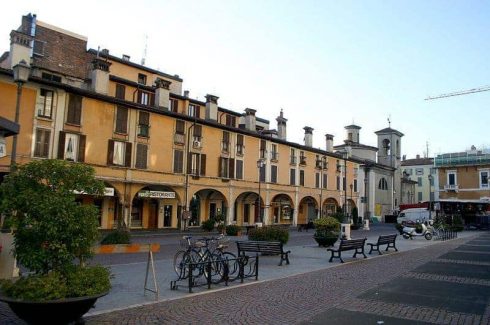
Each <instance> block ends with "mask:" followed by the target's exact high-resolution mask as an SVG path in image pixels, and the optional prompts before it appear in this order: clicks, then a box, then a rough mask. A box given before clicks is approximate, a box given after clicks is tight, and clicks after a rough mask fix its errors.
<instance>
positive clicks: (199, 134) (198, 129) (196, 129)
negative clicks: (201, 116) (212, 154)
mask: <svg viewBox="0 0 490 325" xmlns="http://www.w3.org/2000/svg"><path fill="white" fill-rule="evenodd" d="M193 134H194V139H196V138H197V139H198V140H199V139H201V137H202V126H201V125H197V124H196V125H194V131H193Z"/></svg>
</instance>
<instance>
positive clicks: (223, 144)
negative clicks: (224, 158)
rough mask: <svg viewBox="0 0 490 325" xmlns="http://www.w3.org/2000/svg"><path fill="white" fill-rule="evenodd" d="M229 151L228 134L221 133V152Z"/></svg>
mask: <svg viewBox="0 0 490 325" xmlns="http://www.w3.org/2000/svg"><path fill="white" fill-rule="evenodd" d="M229 150H230V132H226V131H223V140H222V141H221V151H223V152H229Z"/></svg>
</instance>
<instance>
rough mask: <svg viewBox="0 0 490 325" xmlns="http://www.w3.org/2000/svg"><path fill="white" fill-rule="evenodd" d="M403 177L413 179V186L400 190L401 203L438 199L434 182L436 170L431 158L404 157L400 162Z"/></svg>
mask: <svg viewBox="0 0 490 325" xmlns="http://www.w3.org/2000/svg"><path fill="white" fill-rule="evenodd" d="M401 166H402V174H403V177H405V178H406V179H409V180H411V181H415V182H416V184H415V188H414V189H412V190H407V191H402V193H400V200H401V201H402V202H403V203H407V204H412V203H421V202H429V201H435V200H438V199H439V196H438V191H436V186H435V184H436V183H437V175H436V170H435V168H434V159H433V158H420V156H419V155H417V157H416V158H414V159H404V160H402V162H401Z"/></svg>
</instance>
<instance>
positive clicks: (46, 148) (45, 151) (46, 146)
mask: <svg viewBox="0 0 490 325" xmlns="http://www.w3.org/2000/svg"><path fill="white" fill-rule="evenodd" d="M43 135H44V139H43V140H44V143H43V157H45V158H49V138H50V135H51V131H49V130H44V132H43Z"/></svg>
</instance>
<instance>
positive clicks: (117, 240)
mask: <svg viewBox="0 0 490 325" xmlns="http://www.w3.org/2000/svg"><path fill="white" fill-rule="evenodd" d="M100 244H101V245H117V244H131V234H130V233H129V231H127V230H125V229H116V230H114V231H111V232H110V233H108V234H106V235H105V236H104V238H103V239H102V240H101V241H100Z"/></svg>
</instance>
